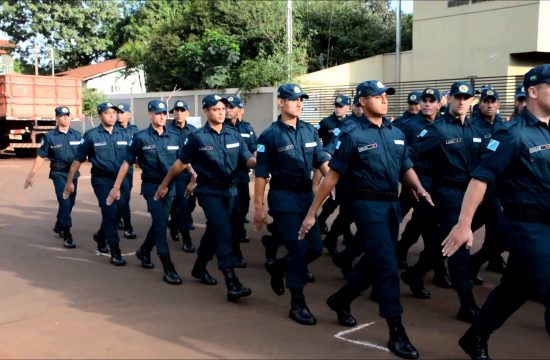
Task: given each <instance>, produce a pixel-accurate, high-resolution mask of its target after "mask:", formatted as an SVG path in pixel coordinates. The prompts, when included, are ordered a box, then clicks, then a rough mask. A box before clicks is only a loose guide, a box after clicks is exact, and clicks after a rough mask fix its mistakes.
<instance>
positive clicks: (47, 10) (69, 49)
mask: <svg viewBox="0 0 550 360" xmlns="http://www.w3.org/2000/svg"><path fill="white" fill-rule="evenodd" d="M127 4H130V5H132V4H133V5H135V4H136V3H135V2H130V3H127V2H125V1H124V0H109V1H96V0H78V1H75V0H4V1H3V2H2V6H1V7H0V30H1V31H4V32H5V33H6V34H8V35H9V36H10V37H11V38H12V41H13V42H15V43H16V44H18V49H17V50H16V55H17V57H19V58H20V59H21V60H22V61H23V62H25V63H27V64H32V63H34V45H35V44H37V45H38V46H39V49H40V55H41V65H42V66H41V70H42V71H43V72H46V73H47V72H50V71H51V63H50V60H49V49H50V48H53V49H54V51H55V68H56V71H57V72H59V71H63V70H66V69H68V68H75V67H79V66H83V65H89V64H90V63H92V62H94V61H99V60H101V59H104V58H111V57H112V56H113V55H114V54H113V52H112V50H113V49H112V48H113V34H114V33H115V32H114V28H115V25H116V24H117V23H118V21H120V19H121V18H123V17H124V15H125V13H126V12H127V11H130V10H131V8H129V5H127Z"/></svg>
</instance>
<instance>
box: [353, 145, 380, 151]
mask: <svg viewBox="0 0 550 360" xmlns="http://www.w3.org/2000/svg"><path fill="white" fill-rule="evenodd" d="M377 147H378V144H377V143H374V144H368V145H364V146H361V147H358V148H357V151H359V152H360V153H361V152H363V151H367V150H372V149H376V148H377Z"/></svg>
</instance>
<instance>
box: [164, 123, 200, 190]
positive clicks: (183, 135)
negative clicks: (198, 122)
mask: <svg viewBox="0 0 550 360" xmlns="http://www.w3.org/2000/svg"><path fill="white" fill-rule="evenodd" d="M166 129H167V130H168V131H171V132H174V133H176V134H178V136H179V138H180V142H181V146H183V143H184V142H185V139H187V137H188V136H189V135H190V134H191V133H193V132H195V131H197V128H196V127H194V126H193V125H191V124H189V122H187V121H186V122H185V126H184V127H179V126H178V125H177V124H176V121H172V122H170V123H169V124H168V125H166ZM190 180H191V173H190V172H189V171H187V170H186V171H184V172H182V173H181V174H179V175H178V176H177V177H176V181H183V182H189V181H190Z"/></svg>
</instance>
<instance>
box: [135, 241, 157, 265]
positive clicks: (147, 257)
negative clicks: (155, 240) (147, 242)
mask: <svg viewBox="0 0 550 360" xmlns="http://www.w3.org/2000/svg"><path fill="white" fill-rule="evenodd" d="M136 257H137V258H138V259H139V260H140V261H141V267H142V268H144V269H152V268H154V267H155V264H153V262H152V261H151V251H146V250H144V249H143V246H142V247H140V248H139V249H137V251H136Z"/></svg>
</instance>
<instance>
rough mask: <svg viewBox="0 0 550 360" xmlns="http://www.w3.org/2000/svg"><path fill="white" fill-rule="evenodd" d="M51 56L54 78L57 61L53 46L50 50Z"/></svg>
mask: <svg viewBox="0 0 550 360" xmlns="http://www.w3.org/2000/svg"><path fill="white" fill-rule="evenodd" d="M50 56H51V58H52V76H55V60H54V51H53V46H52V47H51V48H50Z"/></svg>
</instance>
